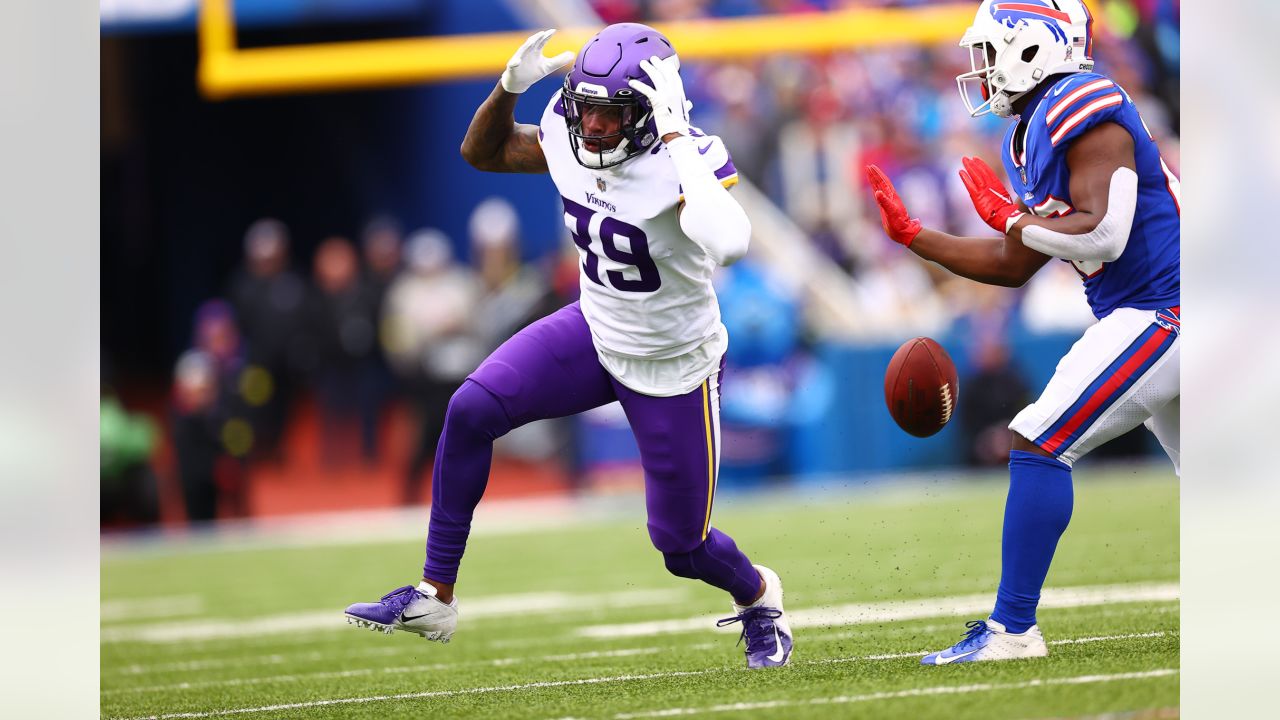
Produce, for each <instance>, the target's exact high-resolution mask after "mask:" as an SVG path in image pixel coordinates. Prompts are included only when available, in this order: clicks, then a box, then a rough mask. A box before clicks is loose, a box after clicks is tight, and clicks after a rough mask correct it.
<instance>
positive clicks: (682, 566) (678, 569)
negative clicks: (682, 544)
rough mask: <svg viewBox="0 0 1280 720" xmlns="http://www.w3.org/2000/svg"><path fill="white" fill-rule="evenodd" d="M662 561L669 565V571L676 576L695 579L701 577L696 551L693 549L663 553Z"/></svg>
mask: <svg viewBox="0 0 1280 720" xmlns="http://www.w3.org/2000/svg"><path fill="white" fill-rule="evenodd" d="M662 561H663V563H664V564H665V565H666V566H667V572H669V573H671V574H672V575H675V576H676V577H682V578H692V579H694V580H697V579H698V578H699V577H701V576H700V575H699V574H698V569H697V564H696V561H695V558H694V552H692V551H691V552H664V553H662Z"/></svg>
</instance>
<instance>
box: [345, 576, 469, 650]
mask: <svg viewBox="0 0 1280 720" xmlns="http://www.w3.org/2000/svg"><path fill="white" fill-rule="evenodd" d="M346 614H347V622H348V623H349V624H352V625H357V626H359V627H365V628H369V629H370V630H378V631H381V632H384V633H387V634H388V635H390V634H391V632H392V631H393V630H404V631H405V632H411V633H414V634H417V635H421V636H422V637H424V638H426V639H428V640H435V641H437V642H442V643H447V642H449V638H451V637H453V631H454V628H456V627H458V598H456V597H455V598H454V599H453V602H451V603H449V604H447V605H446V604H445V603H443V602H440V601H439V600H437V599H436V589H435V588H434V587H431V586H430V585H428V584H427V583H420V584H419V585H418V586H417V587H414V586H412V585H405V586H404V587H402V588H397V589H395V590H392V591H391V592H389V593H387V594H386V595H383V596H382V599H381V600H379V601H378V602H376V603H356V604H355V605H351V606H349V607H348V608H347V613H346Z"/></svg>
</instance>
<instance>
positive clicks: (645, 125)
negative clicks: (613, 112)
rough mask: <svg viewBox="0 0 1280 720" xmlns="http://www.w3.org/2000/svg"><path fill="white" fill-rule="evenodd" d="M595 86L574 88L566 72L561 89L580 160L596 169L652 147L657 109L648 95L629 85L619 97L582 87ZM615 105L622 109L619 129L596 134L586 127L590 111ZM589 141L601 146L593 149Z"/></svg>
mask: <svg viewBox="0 0 1280 720" xmlns="http://www.w3.org/2000/svg"><path fill="white" fill-rule="evenodd" d="M594 89H595V88H591V87H584V88H580V89H574V88H571V87H570V86H569V76H565V83H564V88H563V89H562V90H561V91H560V92H561V97H562V98H563V102H564V118H565V123H566V124H567V125H568V126H569V145H570V146H571V147H572V148H573V153H574V157H576V158H577V160H578V162H579V163H580V164H581V165H583V166H585V167H589V168H594V169H601V168H607V167H613V166H615V165H619V164H621V163H623V162H625V161H627V160H629V159H631V158H633V157H635V156H636V155H639V154H640V153H642V152H644V151H645V150H648V149H649V148H650V147H651V146H652V145H653V140H654V134H655V132H654V130H653V129H652V128H651V127H649V126H650V125H651V124H652V123H651V122H650V121H651V120H652V116H653V112H652V110H651V109H650V108H649V103H648V102H647V101H646V100H645V98H644V96H642V95H640V94H639V93H636V92H635V91H633V90H631V89H629V88H628V89H627V90H626V91H620V92H619V93H618V95H619V97H602V96H600V95H597V94H594V93H590V94H589V92H582V91H580V90H587V91H592V90H594ZM612 108H617V109H618V111H619V113H618V114H619V116H620V117H619V119H620V121H621V122H620V124H619V126H618V129H617V130H616V131H615V132H611V133H606V134H603V135H594V134H591V133H588V132H587V131H586V128H585V127H584V123H585V122H586V118H587V115H589V114H590V113H591V112H593V110H594V111H596V112H599V111H600V110H602V109H612ZM587 144H592V145H595V146H596V148H597V149H596V150H592V149H590V148H588V147H587Z"/></svg>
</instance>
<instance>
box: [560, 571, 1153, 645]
mask: <svg viewBox="0 0 1280 720" xmlns="http://www.w3.org/2000/svg"><path fill="white" fill-rule="evenodd" d="M1177 599H1178V583H1148V584H1134V585H1095V586H1083V587H1073V588H1053V589H1049V590H1045V591H1044V594H1043V595H1042V596H1041V598H1040V607H1041V608H1045V609H1049V608H1071V607H1085V606H1089V605H1107V604H1110V603H1124V602H1166V601H1170V600H1177ZM992 600H993V598H992V595H991V594H990V593H983V594H981V595H959V596H955V597H941V598H921V599H918V600H894V601H889V602H876V603H850V604H846V605H836V606H832V607H820V608H810V609H804V610H794V611H791V610H789V611H788V612H787V616H788V619H789V620H790V622H791V627H793V628H798V627H831V626H843V625H863V624H868V623H882V622H898V621H902V620H920V619H924V618H934V617H946V616H955V615H974V614H986V613H988V612H990V611H991V603H992ZM715 620H716V618H715V617H714V616H707V615H699V616H697V617H691V618H684V619H681V620H656V621H651V622H639V623H624V624H615V625H589V626H587V627H584V628H580V629H579V630H578V634H579V635H580V636H582V637H588V638H595V639H599V640H613V639H617V638H622V637H645V636H650V635H661V634H665V633H677V632H692V631H696V630H707V629H710V628H714V627H715ZM729 631H734V630H732V629H731V628H730V629H729Z"/></svg>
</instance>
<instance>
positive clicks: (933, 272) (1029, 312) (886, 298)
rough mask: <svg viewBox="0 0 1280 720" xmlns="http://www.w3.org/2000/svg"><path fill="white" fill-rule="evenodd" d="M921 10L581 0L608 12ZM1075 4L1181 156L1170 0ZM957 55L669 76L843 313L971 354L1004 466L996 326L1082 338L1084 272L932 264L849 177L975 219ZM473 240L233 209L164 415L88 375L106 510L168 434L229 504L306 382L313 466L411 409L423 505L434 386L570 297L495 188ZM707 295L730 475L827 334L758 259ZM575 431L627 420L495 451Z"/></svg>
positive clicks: (659, 16)
mask: <svg viewBox="0 0 1280 720" xmlns="http://www.w3.org/2000/svg"><path fill="white" fill-rule="evenodd" d="M918 4H924V3H921V2H850V3H841V2H826V1H823V0H819V1H816V2H806V1H805V0H722V1H719V2H710V1H707V0H653V1H651V2H637V1H635V0H591V5H592V6H593V7H594V8H595V9H596V10H597V11H598V12H599V14H600V16H601V17H602V18H603V19H604V20H605V21H606V22H620V21H628V20H638V21H652V22H665V21H672V20H683V19H691V18H698V17H707V16H732V15H743V14H752V13H779V12H797V13H800V12H813V11H815V10H824V9H838V8H841V7H845V6H852V5H859V6H866V5H884V6H905V5H918ZM1092 6H1093V7H1094V11H1095V15H1097V16H1098V17H1099V21H1098V23H1097V28H1098V31H1099V35H1098V37H1097V39H1096V48H1097V50H1096V57H1097V59H1098V70H1099V71H1100V72H1105V73H1108V74H1109V75H1111V76H1112V77H1113V78H1114V79H1115V80H1116V81H1117V82H1118V83H1119V84H1121V85H1122V86H1123V87H1124V88H1125V89H1126V90H1127V91H1128V93H1129V94H1130V96H1131V97H1133V99H1134V101H1135V102H1136V103H1137V105H1138V107H1139V109H1140V110H1141V111H1142V113H1143V116H1144V119H1145V120H1146V122H1147V125H1148V126H1149V128H1150V130H1151V131H1152V133H1153V134H1154V136H1155V137H1156V139H1157V141H1158V143H1159V145H1160V148H1161V151H1162V153H1163V155H1164V158H1165V160H1166V161H1167V162H1168V163H1169V165H1170V166H1171V167H1172V168H1173V169H1174V171H1175V172H1178V155H1179V153H1178V135H1177V131H1178V127H1177V118H1178V91H1177V77H1178V57H1177V47H1178V42H1177V28H1178V24H1177V10H1178V3H1177V2H1176V1H1174V0H1114V1H1111V2H1094V3H1092ZM968 69H969V68H968V57H967V54H966V53H964V52H962V51H960V50H959V48H954V49H952V48H949V47H938V48H912V47H893V48H885V49H877V50H869V51H857V52H842V53H831V54H824V55H820V56H775V57H770V58H767V59H762V60H755V61H741V62H718V63H689V64H687V65H685V67H684V68H683V70H682V73H683V75H684V76H685V85H686V88H687V90H688V93H689V97H690V99H691V100H692V101H693V103H694V112H693V118H694V120H695V122H696V123H697V124H698V125H699V126H701V127H702V128H703V129H704V130H705V131H707V132H710V133H715V134H719V135H721V136H722V137H723V138H724V140H725V143H726V145H727V146H728V147H729V149H730V152H731V153H732V155H733V158H734V162H735V164H736V165H737V167H738V168H739V171H740V172H741V174H742V175H743V177H744V178H745V179H747V180H748V181H749V182H752V183H754V184H755V185H756V186H757V187H759V188H760V189H761V190H762V191H763V192H764V193H765V194H766V195H767V196H768V197H769V198H770V199H771V200H772V201H773V202H774V203H776V204H777V205H778V206H779V207H780V208H781V209H782V210H783V211H784V212H785V213H786V214H787V216H788V217H789V218H790V219H791V220H792V221H793V222H794V223H795V224H796V225H797V226H798V227H799V228H800V229H801V230H802V231H803V233H804V234H805V235H807V236H808V237H809V238H810V240H811V241H812V243H813V244H814V245H815V246H816V247H818V248H819V249H821V251H822V252H823V253H824V254H825V255H826V256H828V257H829V258H830V259H831V260H832V261H833V262H834V263H835V264H836V265H838V266H839V267H840V268H841V269H842V270H843V271H844V273H845V274H846V277H847V278H848V281H849V283H850V286H851V287H852V288H854V290H855V291H856V294H857V297H858V299H859V302H860V304H861V310H862V312H864V313H866V314H868V315H870V316H873V317H875V318H876V319H877V325H878V326H880V327H885V328H893V329H894V333H895V334H894V337H899V338H904V337H910V336H913V335H917V334H932V335H935V336H939V335H948V336H949V337H953V338H960V339H962V341H961V342H960V343H959V344H958V345H957V344H953V345H952V346H951V350H952V352H953V354H960V355H962V356H963V357H959V358H957V360H958V361H959V364H960V365H961V366H962V367H963V368H966V369H967V373H966V377H963V378H962V381H961V387H962V388H964V390H963V394H962V398H963V400H962V401H961V403H960V414H959V417H958V418H957V425H958V428H959V430H958V432H959V433H960V435H961V436H962V439H961V440H960V444H961V450H960V455H961V456H962V459H963V460H964V461H965V462H967V463H970V464H973V465H978V466H993V465H998V464H1000V463H1003V462H1004V461H1005V460H1006V459H1007V447H1008V446H1007V442H1008V435H1007V431H1006V430H1005V427H1006V425H1007V423H1008V421H1009V419H1010V418H1011V417H1012V415H1013V414H1015V413H1016V412H1017V410H1019V409H1020V408H1021V407H1022V405H1024V404H1025V403H1026V402H1027V401H1029V400H1030V399H1031V398H1032V397H1033V395H1034V393H1036V392H1037V391H1038V389H1039V388H1038V387H1033V386H1032V385H1031V383H1030V382H1029V381H1028V379H1027V378H1026V377H1025V376H1024V375H1023V374H1022V373H1020V372H1019V371H1018V369H1017V368H1016V365H1015V363H1013V362H1012V361H1011V355H1012V349H1011V348H1010V346H1009V342H1010V341H1009V338H1010V337H1012V336H1014V335H1015V334H1016V333H1017V332H1019V331H1022V332H1031V333H1055V332H1056V333H1074V334H1078V332H1079V331H1080V330H1081V329H1083V328H1084V327H1086V326H1088V325H1089V324H1090V323H1091V322H1092V321H1093V318H1092V315H1091V314H1090V312H1089V310H1088V307H1087V305H1086V304H1085V302H1084V297H1083V292H1082V291H1081V288H1080V280H1079V278H1078V276H1077V275H1076V273H1075V271H1074V270H1073V269H1072V268H1071V266H1069V265H1068V264H1066V263H1059V262H1054V263H1051V264H1050V265H1049V266H1047V267H1046V268H1045V269H1044V270H1043V271H1042V272H1041V273H1040V274H1039V275H1038V276H1037V277H1036V278H1034V279H1033V280H1032V281H1031V282H1030V283H1029V284H1028V286H1027V287H1025V288H1023V289H1021V290H1018V291H1008V290H1004V289H1000V288H991V287H987V286H981V285H978V284H976V283H972V282H969V281H965V280H961V279H957V278H955V277H953V276H950V275H949V274H947V273H945V272H943V271H941V270H940V269H938V268H935V267H933V266H930V265H928V264H926V263H923V262H921V261H919V259H918V258H916V257H915V256H913V255H911V254H910V253H909V252H903V250H902V248H900V247H898V246H896V245H894V244H893V243H892V242H891V241H889V240H888V239H887V238H886V237H885V236H884V233H883V232H882V230H881V229H880V224H879V217H878V214H877V212H876V210H875V206H874V203H872V202H870V201H869V199H868V198H867V197H866V191H865V188H864V186H863V179H862V178H863V175H862V168H863V166H864V165H865V164H867V163H872V162H874V163H876V164H878V165H880V166H881V167H882V168H884V169H885V170H886V171H887V172H888V173H889V175H890V176H891V177H892V178H893V180H894V182H895V184H896V185H897V186H898V188H899V189H900V191H901V193H902V195H903V196H904V199H905V200H906V203H907V206H908V207H909V208H910V209H911V211H912V212H913V213H914V214H916V215H918V216H919V217H920V218H921V219H922V221H923V222H924V223H925V224H926V225H928V226H932V227H937V228H940V229H944V230H946V231H948V232H951V233H954V234H958V235H987V234H989V230H988V228H987V227H986V225H985V224H983V223H982V222H981V220H979V218H978V217H977V215H976V214H975V213H974V212H973V211H972V208H971V205H970V202H969V198H968V196H967V194H966V193H965V192H964V189H963V187H962V185H961V183H960V182H959V181H958V179H957V177H956V171H957V170H958V169H959V167H960V158H961V157H962V156H964V155H979V156H982V157H984V158H985V159H987V160H988V161H989V162H991V163H992V164H993V165H995V166H998V161H999V155H998V151H997V146H998V143H999V138H1000V136H1001V133H1002V132H1003V130H1004V128H1005V123H1006V121H1004V120H1000V119H998V118H992V117H987V118H981V119H973V118H970V117H969V116H968V114H967V113H966V112H965V111H964V108H963V105H962V104H961V102H960V100H959V98H958V96H957V91H956V86H955V81H954V78H955V76H956V75H957V74H959V73H961V72H964V71H966V70H968ZM468 235H469V237H467V238H449V237H447V236H446V235H445V234H444V233H443V232H441V231H440V230H436V229H432V228H430V227H427V228H403V227H401V226H400V224H399V221H398V220H397V219H396V218H393V217H375V218H372V219H370V220H369V221H368V223H367V225H366V226H365V228H364V230H363V232H362V234H361V235H360V237H356V238H346V237H338V236H335V237H329V238H327V239H323V240H320V241H319V242H318V244H315V243H311V244H310V245H311V246H313V247H315V250H314V252H313V253H312V254H311V257H299V256H297V255H296V254H295V253H294V252H292V249H291V248H292V238H291V236H290V229H289V227H288V226H287V225H286V224H285V223H284V222H281V221H280V220H276V219H271V218H263V219H261V220H258V221H257V222H255V223H253V224H252V226H250V227H249V228H247V230H246V232H245V234H244V237H243V241H242V242H243V252H244V257H243V263H242V266H241V267H240V268H239V269H238V270H237V271H236V272H235V274H234V275H233V276H232V277H229V278H228V279H227V282H226V287H225V290H224V292H223V293H222V294H221V295H220V296H218V297H210V298H208V299H207V301H206V302H204V303H203V304H202V305H201V306H200V307H199V309H198V311H197V312H196V313H195V317H194V318H193V319H192V327H191V333H190V337H191V342H190V348H189V349H188V350H187V351H186V352H184V353H182V354H181V356H180V357H179V358H178V359H177V361H176V363H175V365H174V368H173V375H172V391H171V394H170V399H169V402H168V410H167V412H168V415H167V417H163V418H160V417H152V418H147V417H144V416H142V415H140V414H130V413H129V412H127V411H125V410H124V409H123V405H122V404H121V402H120V399H119V398H118V397H117V396H116V395H115V392H114V389H113V387H112V384H111V382H110V380H109V378H106V376H105V375H104V378H106V379H104V384H103V399H102V408H103V410H102V456H103V465H102V480H103V521H104V524H108V523H117V522H123V523H129V522H143V523H147V522H153V521H155V520H156V519H157V517H158V516H159V510H158V503H157V500H156V496H157V491H156V487H157V485H158V483H159V482H160V480H159V479H158V478H157V473H156V472H155V470H154V468H153V466H152V464H151V463H150V462H149V458H150V457H152V456H153V455H154V452H155V448H156V446H157V445H158V444H159V443H161V442H162V441H167V442H168V443H169V445H170V446H171V447H172V450H173V456H174V459H175V462H174V463H172V467H173V468H174V470H175V472H176V475H177V478H176V479H177V480H178V485H180V487H181V493H182V503H183V506H184V508H185V515H186V517H187V518H188V519H190V520H206V519H212V518H215V517H226V516H236V515H244V514H246V513H248V512H250V508H248V507H247V500H246V498H247V484H248V477H249V476H250V474H251V471H252V468H253V467H254V466H255V465H257V464H261V463H272V462H280V460H281V453H282V444H283V439H284V438H285V437H286V435H287V434H288V431H289V429H290V427H291V423H293V422H295V419H296V415H297V408H298V403H299V399H300V398H302V397H307V398H311V399H314V406H315V408H316V412H317V413H318V415H319V426H320V442H319V447H318V448H316V452H318V453H320V454H321V456H322V457H323V458H324V462H325V464H337V463H342V462H348V461H351V460H352V459H353V458H354V459H358V460H359V461H363V462H369V463H373V462H379V461H382V462H385V456H386V447H385V445H386V442H387V441H386V438H385V437H384V435H385V433H384V432H383V425H384V419H385V417H386V413H387V410H388V408H389V407H392V406H396V405H399V406H402V407H407V408H410V409H411V411H412V412H411V417H412V419H413V426H414V432H413V434H412V439H411V447H409V448H400V449H399V450H400V451H399V452H397V453H393V454H392V455H393V456H394V457H395V458H397V461H398V462H402V467H400V468H398V469H397V475H398V476H399V478H400V480H399V482H400V484H401V489H400V492H399V495H400V498H401V500H402V502H404V503H415V502H422V501H423V499H424V498H425V497H426V495H425V493H426V487H427V485H428V484H429V480H430V466H431V462H432V457H433V454H434V451H435V448H436V442H437V440H438V435H439V431H440V427H441V424H442V420H443V416H444V412H445V409H446V407H447V404H448V400H449V397H450V396H451V394H452V392H453V391H454V389H456V387H457V386H458V385H459V383H460V382H461V381H462V379H463V378H464V377H465V376H466V375H467V374H468V373H469V372H471V371H472V370H473V369H474V368H475V367H476V366H477V365H478V363H479V362H480V361H481V360H482V359H483V358H484V357H485V356H486V355H487V354H488V353H489V352H490V351H492V350H493V349H494V348H496V347H497V346H498V345H499V344H501V342H503V341H504V340H505V339H506V338H507V337H509V336H510V335H511V334H512V333H514V332H515V331H517V330H519V329H520V328H521V327H523V326H524V325H526V324H528V323H530V322H532V321H534V320H536V319H538V318H539V317H542V316H543V315H545V314H547V313H549V312H551V311H553V310H554V309H556V308H558V307H560V306H562V305H563V304H565V303H567V302H570V301H572V300H573V299H576V296H577V283H578V274H577V256H576V251H574V249H573V246H572V244H571V243H568V242H565V243H562V245H561V248H560V249H559V250H557V251H555V252H551V253H548V254H547V255H546V256H545V257H541V258H533V259H528V258H526V259H525V260H524V261H522V260H521V252H520V237H521V226H520V219H519V216H518V214H517V213H516V211H515V210H514V209H513V208H512V206H511V205H510V204H509V203H508V202H507V201H506V200H504V199H503V198H501V197H491V198H489V199H487V200H485V201H483V202H482V203H480V204H479V205H478V206H476V207H474V208H473V209H472V210H471V212H470V221H469V223H468ZM317 240H319V239H318V238H317ZM459 247H465V248H467V249H468V250H469V252H468V255H469V261H467V262H463V261H460V260H459V259H458V258H457V257H456V254H457V248H459ZM717 289H718V292H719V293H720V296H721V304H722V308H723V312H724V319H725V323H726V325H727V326H728V327H729V332H730V336H731V338H732V339H733V340H732V342H731V347H730V354H729V357H728V369H727V372H726V381H725V394H724V396H723V411H722V423H723V424H724V436H725V443H724V453H725V456H724V458H723V462H724V463H725V472H726V478H727V477H729V476H730V475H732V473H733V472H734V471H735V469H736V470H737V471H738V472H739V473H740V474H741V475H742V476H743V477H748V476H761V477H763V476H769V477H773V476H781V475H785V474H787V473H789V472H793V471H794V470H795V468H793V467H789V466H788V463H787V461H786V458H787V457H789V455H788V453H787V452H786V451H785V450H784V449H783V448H781V447H780V445H781V444H783V443H785V442H786V438H787V437H788V434H787V431H786V428H795V427H802V426H804V425H805V424H806V423H814V422H821V419H822V417H823V414H824V412H825V409H826V407H827V406H828V405H829V404H830V403H832V402H834V400H833V392H832V390H831V388H832V386H833V384H834V383H835V380H834V377H835V376H836V375H837V374H839V373H840V372H841V368H839V367H831V366H830V364H829V363H827V364H824V363H823V362H821V361H820V359H819V357H818V355H817V354H815V353H814V352H813V349H814V347H815V345H817V344H820V343H821V341H822V338H817V337H814V336H813V335H812V333H811V332H810V331H809V329H808V328H806V327H804V325H803V321H802V318H803V307H802V306H801V300H800V299H799V298H797V297H795V296H794V295H793V294H791V293H788V292H787V291H786V290H784V289H782V287H781V285H780V284H779V283H777V282H775V279H774V278H773V277H772V273H771V270H770V268H769V267H767V266H764V265H762V264H760V263H758V262H756V261H755V260H753V259H752V258H751V257H748V259H747V260H746V261H744V263H742V264H740V265H739V266H735V267H734V268H732V269H730V270H728V271H724V272H722V273H721V274H720V276H719V279H718V288H717ZM871 340H872V339H869V340H868V341H871ZM104 367H105V363H104ZM863 380H865V382H868V383H872V384H876V383H878V382H879V378H865V379H863ZM588 431H592V432H598V433H600V434H601V435H602V436H605V435H607V434H608V433H609V432H615V433H625V425H623V424H622V421H621V418H620V417H619V416H618V414H617V413H613V414H610V411H608V410H602V411H600V412H599V413H597V414H595V415H594V416H588V417H587V418H586V419H585V421H584V422H580V423H577V424H573V425H564V426H562V427H561V428H560V429H559V430H557V431H555V432H551V433H549V434H543V435H542V436H538V435H537V434H536V433H533V434H532V435H530V436H529V437H527V438H525V439H524V440H523V441H522V440H518V439H517V440H514V441H512V442H511V443H510V446H509V448H508V449H509V450H510V451H511V452H513V453H516V454H519V453H521V452H527V453H528V454H529V455H530V456H533V457H539V458H548V457H550V458H554V457H561V458H564V464H565V465H566V466H567V467H569V468H571V471H570V474H571V475H573V476H574V477H575V478H577V477H580V474H581V473H580V472H578V471H580V470H581V466H582V464H583V463H584V462H589V461H590V460H591V458H592V456H591V455H590V453H588V452H587V451H586V450H585V449H584V448H583V447H582V446H581V443H580V442H577V441H575V437H574V436H575V434H577V433H582V432H588ZM166 439H167V440H166ZM522 443H523V444H522ZM599 446H600V444H599V443H597V444H596V447H597V448H598V447H599ZM1129 449H1130V450H1134V448H1133V447H1132V446H1131V447H1130V448H1129ZM1139 449H1140V448H1139ZM499 451H500V452H502V451H503V446H500V447H499ZM1122 451H1123V448H1122ZM380 458H381V460H380Z"/></svg>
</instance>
